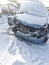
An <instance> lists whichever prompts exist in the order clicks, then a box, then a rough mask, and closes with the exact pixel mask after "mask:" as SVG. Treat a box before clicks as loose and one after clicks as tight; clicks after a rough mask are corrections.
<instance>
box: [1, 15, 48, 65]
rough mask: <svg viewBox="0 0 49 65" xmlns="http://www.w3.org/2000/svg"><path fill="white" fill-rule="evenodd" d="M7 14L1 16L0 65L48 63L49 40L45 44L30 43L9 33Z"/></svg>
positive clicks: (41, 64)
mask: <svg viewBox="0 0 49 65" xmlns="http://www.w3.org/2000/svg"><path fill="white" fill-rule="evenodd" d="M8 27H9V26H8V24H7V16H3V17H2V18H0V65H48V64H49V40H48V41H47V43H46V44H45V45H44V46H38V45H33V44H28V43H27V42H24V41H21V40H19V39H17V38H15V36H11V35H9V34H8Z"/></svg>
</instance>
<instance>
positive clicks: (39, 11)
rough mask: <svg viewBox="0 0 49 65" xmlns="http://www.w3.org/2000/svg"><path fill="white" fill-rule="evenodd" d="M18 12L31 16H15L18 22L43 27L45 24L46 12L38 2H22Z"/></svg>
mask: <svg viewBox="0 0 49 65" xmlns="http://www.w3.org/2000/svg"><path fill="white" fill-rule="evenodd" d="M19 11H20V12H29V13H31V14H32V15H31V14H28V13H24V14H17V16H18V19H19V20H22V21H25V22H26V23H29V24H40V25H44V24H45V23H47V19H48V12H47V10H46V8H45V6H44V5H43V4H42V3H41V2H40V1H24V2H23V3H22V5H21V7H20V10H19Z"/></svg>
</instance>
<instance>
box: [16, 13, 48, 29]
mask: <svg viewBox="0 0 49 65" xmlns="http://www.w3.org/2000/svg"><path fill="white" fill-rule="evenodd" d="M16 17H17V19H18V20H20V21H21V22H22V23H23V24H24V25H28V26H32V27H37V28H39V27H41V26H43V25H45V24H46V23H47V18H46V17H38V16H34V15H29V14H17V16H16Z"/></svg>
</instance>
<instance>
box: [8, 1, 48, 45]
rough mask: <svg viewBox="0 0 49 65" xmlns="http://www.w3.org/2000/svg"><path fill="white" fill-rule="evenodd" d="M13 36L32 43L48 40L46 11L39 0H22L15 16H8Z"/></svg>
mask: <svg viewBox="0 0 49 65" xmlns="http://www.w3.org/2000/svg"><path fill="white" fill-rule="evenodd" d="M8 24H9V25H10V26H11V27H12V30H13V32H14V34H15V36H17V37H19V38H21V39H24V40H27V41H30V42H32V43H37V44H39V43H43V42H46V41H47V40H48V36H47V34H48V30H47V27H48V12H47V9H46V7H45V6H44V5H43V4H42V3H41V2H40V1H24V2H23V3H22V5H21V7H20V9H19V11H18V12H17V14H16V16H14V17H11V18H10V17H8Z"/></svg>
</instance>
